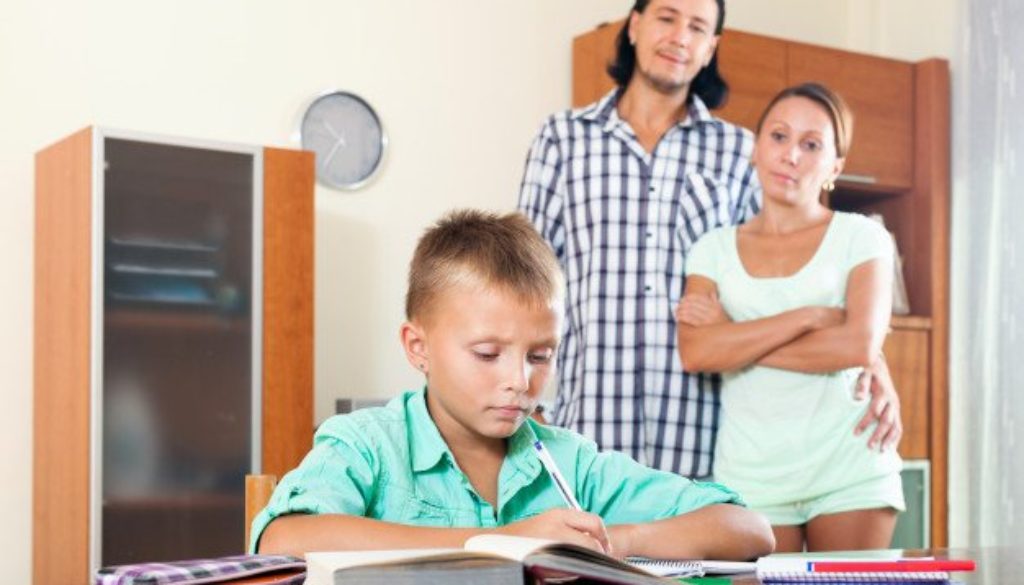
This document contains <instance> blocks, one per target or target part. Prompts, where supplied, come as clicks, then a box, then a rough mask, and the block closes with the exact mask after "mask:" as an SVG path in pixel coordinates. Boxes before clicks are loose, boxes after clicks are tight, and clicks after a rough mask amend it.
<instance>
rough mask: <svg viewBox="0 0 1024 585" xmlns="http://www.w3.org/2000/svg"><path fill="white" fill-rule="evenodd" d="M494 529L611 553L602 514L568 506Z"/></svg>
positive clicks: (504, 532) (502, 532)
mask: <svg viewBox="0 0 1024 585" xmlns="http://www.w3.org/2000/svg"><path fill="white" fill-rule="evenodd" d="M497 532H499V533H500V534H510V535H513V536H529V537H531V538H546V539H548V540H557V541H559V542H569V543H572V544H578V545H580V546H585V547H587V548H589V549H592V550H596V551H597V552H602V553H605V554H607V555H610V554H612V544H611V540H610V539H609V538H608V530H607V529H606V528H605V526H604V521H603V520H601V517H600V516H598V515H597V514H591V513H589V512H582V511H580V510H572V509H570V508H554V509H552V510H548V511H547V512H544V513H543V514H538V515H536V516H534V517H533V518H529V519H527V520H520V521H519V522H513V523H512V524H507V525H505V526H502V527H501V528H499V529H498V530H497Z"/></svg>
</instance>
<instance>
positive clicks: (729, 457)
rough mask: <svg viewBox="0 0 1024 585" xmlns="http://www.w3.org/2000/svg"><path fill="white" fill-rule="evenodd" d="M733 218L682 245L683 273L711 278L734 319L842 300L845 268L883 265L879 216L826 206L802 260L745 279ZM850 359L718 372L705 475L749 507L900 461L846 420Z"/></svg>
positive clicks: (886, 252)
mask: <svg viewBox="0 0 1024 585" xmlns="http://www.w3.org/2000/svg"><path fill="white" fill-rule="evenodd" d="M736 229H737V228H736V227H735V226H732V227H724V228H719V229H716V230H714V231H711V232H709V233H707V234H705V235H704V236H703V237H702V238H701V239H700V240H699V241H698V242H697V243H696V244H695V245H694V247H693V248H692V249H691V250H690V253H689V255H688V257H687V266H686V273H687V275H694V274H699V275H701V276H705V277H707V278H709V279H711V280H713V281H715V283H716V285H717V287H718V295H719V299H720V301H721V303H722V307H723V308H724V309H725V311H726V312H727V313H728V314H729V316H730V317H731V318H732V319H733V320H734V321H746V320H752V319H759V318H763V317H769V316H772V315H776V314H778V313H782V312H784V311H788V310H790V309H795V308H798V307H804V306H827V307H838V308H842V307H844V306H845V305H846V284H847V279H848V277H849V274H850V271H851V270H853V268H855V267H856V266H857V265H859V264H862V263H864V262H866V261H869V260H872V259H876V258H881V259H883V260H884V262H885V264H886V266H887V267H886V268H884V269H885V270H892V261H893V245H892V239H891V237H890V236H889V233H888V232H886V231H885V228H883V227H882V226H881V225H880V224H879V223H877V222H875V221H873V220H871V219H869V218H867V217H864V216H862V215H857V214H851V213H842V212H835V214H834V215H833V217H832V220H831V222H830V223H829V226H828V227H827V229H826V231H825V236H824V238H823V239H822V241H821V244H820V245H819V247H818V250H817V251H816V252H815V254H814V256H813V257H812V258H811V260H810V261H809V262H808V263H807V264H805V265H804V266H803V267H802V268H801V269H800V270H799V271H798V272H796V273H795V274H793V275H791V276H787V277H781V278H755V277H753V276H750V274H749V273H748V272H747V271H746V269H745V268H744V266H743V264H742V262H741V261H740V257H739V253H738V251H737V248H736ZM860 372H861V369H860V368H848V369H844V370H840V371H837V372H831V373H827V374H806V373H802V372H794V371H789V370H781V369H776V368H769V367H764V366H751V367H748V368H744V369H742V370H739V371H733V372H726V373H723V375H722V418H721V422H720V425H719V429H718V440H717V444H716V449H715V463H714V477H715V480H716V481H720V482H723V483H725V484H726V485H728V486H729V487H731V488H733V489H735V490H737V491H738V492H739V493H741V494H743V497H744V499H745V500H746V501H747V502H748V503H749V504H750V505H751V506H752V507H754V508H757V507H761V506H774V505H779V504H787V503H794V502H799V501H803V500H807V499H811V498H815V497H818V496H821V495H824V494H827V493H830V492H833V491H835V490H838V489H842V488H845V487H849V486H851V485H854V484H856V483H859V482H861V481H865V480H869V479H874V478H877V477H881V476H884V475H887V474H890V473H898V472H899V469H900V467H901V462H900V459H899V456H898V455H897V454H896V453H895V451H894V450H889V451H887V452H885V453H881V454H880V453H879V452H878V451H877V449H875V450H871V449H868V447H867V440H868V438H869V437H870V435H871V433H870V432H865V433H862V434H861V435H860V436H854V434H853V429H854V427H855V426H856V424H857V422H858V421H859V420H860V419H861V417H862V416H863V415H864V413H865V409H866V408H867V405H868V401H867V400H862V401H857V400H854V398H853V390H854V385H855V382H856V381H857V377H858V376H859V375H860Z"/></svg>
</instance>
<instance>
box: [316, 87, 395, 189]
mask: <svg viewBox="0 0 1024 585" xmlns="http://www.w3.org/2000/svg"><path fill="white" fill-rule="evenodd" d="M301 134H302V148H304V149H306V150H312V151H313V152H314V153H316V177H317V179H318V180H319V181H320V182H321V183H323V184H324V185H326V186H328V187H332V188H335V189H358V188H359V187H361V186H363V185H364V184H366V182H367V181H369V180H370V178H371V177H372V176H373V174H374V173H375V172H376V171H377V170H378V169H379V168H380V164H381V161H382V160H383V159H384V148H385V146H386V145H387V138H386V137H385V135H384V128H383V127H382V126H381V123H380V118H379V117H377V112H375V111H374V110H373V108H372V107H370V104H368V103H366V100H364V99H363V98H361V97H359V96H357V95H355V94H353V93H349V92H346V91H336V92H332V93H328V94H325V95H322V96H320V97H318V98H317V99H316V100H314V101H313V103H312V104H310V105H309V108H307V109H306V113H305V114H304V115H303V116H302V127H301Z"/></svg>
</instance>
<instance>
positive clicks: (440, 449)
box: [405, 387, 454, 472]
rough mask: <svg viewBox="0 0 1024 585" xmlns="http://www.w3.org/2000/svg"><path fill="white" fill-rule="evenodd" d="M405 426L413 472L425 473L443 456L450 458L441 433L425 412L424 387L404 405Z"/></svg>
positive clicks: (425, 396) (425, 390)
mask: <svg viewBox="0 0 1024 585" xmlns="http://www.w3.org/2000/svg"><path fill="white" fill-rule="evenodd" d="M405 424H406V425H408V427H409V451H410V452H411V453H412V469H413V471H415V472H420V471H426V470H428V469H430V468H432V467H434V466H435V465H437V462H438V461H440V460H441V458H442V457H444V456H445V454H448V455H449V457H450V456H451V451H449V449H448V444H447V443H445V442H444V438H442V437H441V431H439V430H437V425H435V424H434V419H432V418H430V412H429V411H428V410H427V389H426V387H424V388H422V389H421V390H420V391H419V392H416V393H415V394H413V395H412V396H411V397H410V398H409V402H407V403H406V407H405ZM452 461H454V458H452Z"/></svg>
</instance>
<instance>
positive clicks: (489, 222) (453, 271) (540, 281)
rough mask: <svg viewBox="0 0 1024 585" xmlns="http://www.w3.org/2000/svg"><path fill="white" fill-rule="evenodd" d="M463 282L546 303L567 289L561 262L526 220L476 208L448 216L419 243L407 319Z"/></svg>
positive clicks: (411, 269) (420, 313)
mask: <svg viewBox="0 0 1024 585" xmlns="http://www.w3.org/2000/svg"><path fill="white" fill-rule="evenodd" d="M463 283H473V284H484V285H487V286H496V287H499V288H502V289H504V290H505V291H508V292H511V293H512V294H513V295H515V296H517V297H519V298H520V299H522V300H524V301H526V302H531V303H541V304H547V303H550V302H551V301H553V300H555V299H559V298H561V296H562V290H563V287H564V282H563V280H562V271H561V268H560V267H559V265H558V260H557V259H556V258H555V255H554V253H553V252H552V251H551V248H550V247H549V246H548V244H547V242H545V241H544V239H543V238H541V236H540V234H539V233H537V230H535V229H534V227H533V224H531V223H530V221H529V220H528V219H526V217H525V216H523V215H522V214H520V213H507V214H505V215H499V214H496V213H490V212H486V211H477V210H472V209H462V210H456V211H452V212H449V213H447V214H446V215H445V216H444V217H442V218H441V220H440V221H438V222H437V223H436V224H434V225H433V226H431V227H430V228H429V229H427V231H426V232H425V233H424V234H423V236H422V237H421V238H420V241H419V243H418V244H417V245H416V252H415V253H414V254H413V257H412V262H410V264H409V289H408V291H407V292H406V295H405V316H406V318H407V319H409V320H412V319H414V318H416V317H422V316H423V315H424V314H426V312H427V311H428V309H429V307H430V305H431V304H432V303H433V302H434V301H435V300H436V298H437V297H438V295H441V294H444V292H445V291H446V290H447V289H449V288H451V287H452V286H454V285H457V284H463Z"/></svg>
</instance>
